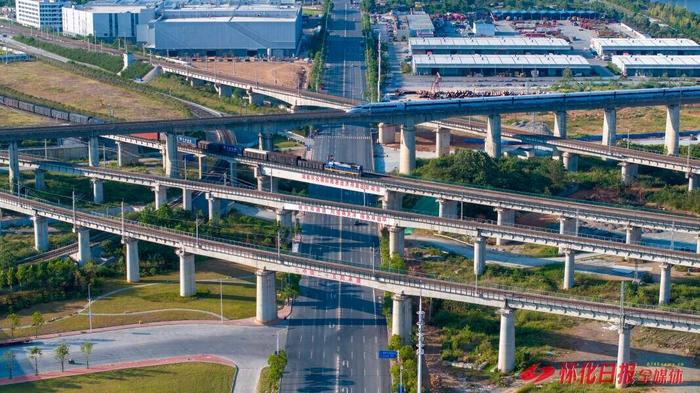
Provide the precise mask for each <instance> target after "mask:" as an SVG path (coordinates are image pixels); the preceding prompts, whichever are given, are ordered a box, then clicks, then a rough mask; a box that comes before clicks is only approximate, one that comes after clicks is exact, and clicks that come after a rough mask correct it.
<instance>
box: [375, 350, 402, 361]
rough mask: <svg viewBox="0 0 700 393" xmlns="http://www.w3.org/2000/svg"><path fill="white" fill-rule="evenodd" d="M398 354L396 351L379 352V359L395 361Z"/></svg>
mask: <svg viewBox="0 0 700 393" xmlns="http://www.w3.org/2000/svg"><path fill="white" fill-rule="evenodd" d="M397 356H398V353H397V352H396V351H379V358H380V359H396V357H397Z"/></svg>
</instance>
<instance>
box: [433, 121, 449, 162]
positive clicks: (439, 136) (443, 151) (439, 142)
mask: <svg viewBox="0 0 700 393" xmlns="http://www.w3.org/2000/svg"><path fill="white" fill-rule="evenodd" d="M450 139H451V134H450V130H449V129H447V128H445V127H438V129H437V132H436V133H435V157H438V158H440V157H442V156H446V155H449V154H450Z"/></svg>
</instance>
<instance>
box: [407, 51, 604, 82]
mask: <svg viewBox="0 0 700 393" xmlns="http://www.w3.org/2000/svg"><path fill="white" fill-rule="evenodd" d="M412 65H413V73H414V74H416V75H430V74H438V73H439V74H440V75H442V76H527V77H530V76H532V77H537V76H561V75H562V74H563V72H564V70H565V69H567V68H568V69H570V70H571V71H572V72H573V74H574V75H580V76H588V75H590V74H591V65H590V64H589V63H588V61H586V59H584V58H583V57H582V56H578V55H575V56H572V55H415V56H413V59H412Z"/></svg>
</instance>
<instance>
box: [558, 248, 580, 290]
mask: <svg viewBox="0 0 700 393" xmlns="http://www.w3.org/2000/svg"><path fill="white" fill-rule="evenodd" d="M575 263H576V253H575V252H573V251H571V250H564V283H563V284H562V286H561V287H562V289H571V288H573V287H574V270H575V266H574V264H575Z"/></svg>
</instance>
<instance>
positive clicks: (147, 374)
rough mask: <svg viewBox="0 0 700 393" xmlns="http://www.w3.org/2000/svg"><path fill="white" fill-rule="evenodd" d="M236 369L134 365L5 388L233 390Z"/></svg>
mask: <svg viewBox="0 0 700 393" xmlns="http://www.w3.org/2000/svg"><path fill="white" fill-rule="evenodd" d="M235 374H236V371H235V369H232V368H231V367H229V366H224V365H220V364H209V363H182V364H169V365H164V366H154V367H142V368H132V369H127V370H119V371H108V372H102V373H95V374H87V375H80V376H72V377H62V378H55V379H47V380H43V381H37V382H25V383H20V384H16V385H7V386H3V387H2V391H3V392H4V393H32V392H37V393H38V392H54V393H68V392H81V393H92V392H94V393H124V392H139V393H156V392H188V393H198V392H201V393H229V392H230V391H231V385H232V383H233V378H234V376H235Z"/></svg>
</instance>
